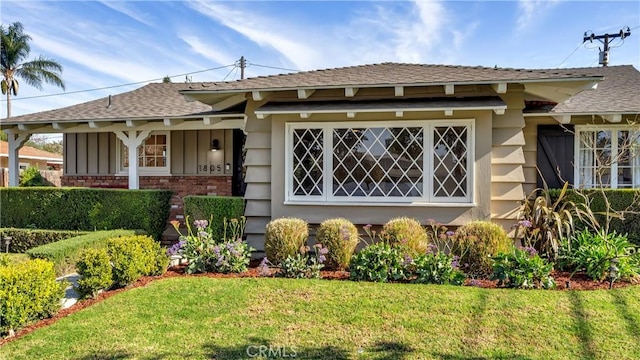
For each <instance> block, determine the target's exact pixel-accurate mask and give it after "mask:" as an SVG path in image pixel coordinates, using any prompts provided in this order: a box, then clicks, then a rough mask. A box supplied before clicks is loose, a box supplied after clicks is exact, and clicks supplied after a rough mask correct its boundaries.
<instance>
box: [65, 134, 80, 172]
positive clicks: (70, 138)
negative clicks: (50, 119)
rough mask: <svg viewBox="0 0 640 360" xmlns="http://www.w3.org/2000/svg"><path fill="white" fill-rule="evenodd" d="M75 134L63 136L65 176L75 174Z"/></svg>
mask: <svg viewBox="0 0 640 360" xmlns="http://www.w3.org/2000/svg"><path fill="white" fill-rule="evenodd" d="M76 137H77V134H64V137H63V142H64V173H65V175H75V174H76V154H77V152H78V150H77V147H76Z"/></svg>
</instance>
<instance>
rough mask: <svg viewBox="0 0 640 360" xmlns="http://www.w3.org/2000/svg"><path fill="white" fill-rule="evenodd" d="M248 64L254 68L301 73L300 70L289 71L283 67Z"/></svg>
mask: <svg viewBox="0 0 640 360" xmlns="http://www.w3.org/2000/svg"><path fill="white" fill-rule="evenodd" d="M248 64H249V65H252V66H257V67H262V68H267V69H275V70H284V71H295V72H298V71H300V70H296V69H287V68H281V67H277V66H269V65H260V64H256V63H252V62H249V63H248Z"/></svg>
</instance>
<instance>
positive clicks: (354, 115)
mask: <svg viewBox="0 0 640 360" xmlns="http://www.w3.org/2000/svg"><path fill="white" fill-rule="evenodd" d="M347 117H348V118H349V119H353V118H354V117H356V113H354V112H347Z"/></svg>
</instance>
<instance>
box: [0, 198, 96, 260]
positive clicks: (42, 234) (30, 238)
mask: <svg viewBox="0 0 640 360" xmlns="http://www.w3.org/2000/svg"><path fill="white" fill-rule="evenodd" d="M2 216H4V205H3V209H2ZM82 234H86V232H79V231H69V230H38V229H16V228H4V229H0V240H1V239H4V238H5V237H7V236H9V237H11V242H10V243H9V252H13V253H23V252H26V251H27V250H29V249H31V248H34V247H37V246H40V245H44V244H49V243H53V242H56V241H60V240H64V239H68V238H71V237H74V236H78V235H82ZM1 245H2V246H1V247H2V251H5V250H6V248H5V245H4V241H2V243H1Z"/></svg>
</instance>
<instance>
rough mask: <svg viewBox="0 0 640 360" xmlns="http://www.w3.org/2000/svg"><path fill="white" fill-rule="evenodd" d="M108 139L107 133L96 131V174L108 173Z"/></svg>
mask: <svg viewBox="0 0 640 360" xmlns="http://www.w3.org/2000/svg"><path fill="white" fill-rule="evenodd" d="M109 141H110V140H109V133H98V154H97V158H98V159H97V161H96V162H97V163H98V164H97V165H98V166H97V172H98V174H109V162H110V158H109V150H110V148H111V146H110V144H109ZM114 160H115V157H114Z"/></svg>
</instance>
